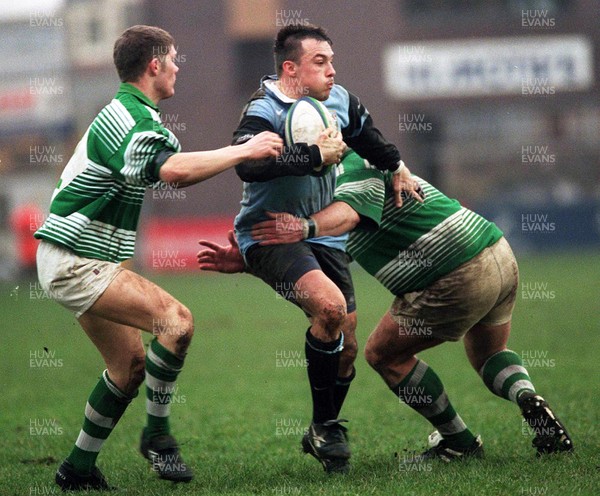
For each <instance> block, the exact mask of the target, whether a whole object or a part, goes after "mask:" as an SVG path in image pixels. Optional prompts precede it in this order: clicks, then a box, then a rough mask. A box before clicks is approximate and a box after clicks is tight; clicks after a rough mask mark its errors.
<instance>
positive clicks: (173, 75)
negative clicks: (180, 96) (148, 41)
mask: <svg viewBox="0 0 600 496" xmlns="http://www.w3.org/2000/svg"><path fill="white" fill-rule="evenodd" d="M176 57H177V50H175V47H173V46H171V48H170V49H169V53H168V54H167V55H166V56H165V57H164V58H162V59H161V63H160V65H159V69H158V74H157V76H156V84H155V88H156V90H157V92H158V94H159V96H160V99H161V100H164V99H165V98H171V97H172V96H173V95H174V94H175V80H176V79H177V73H178V72H179V67H178V66H177V64H175V60H176Z"/></svg>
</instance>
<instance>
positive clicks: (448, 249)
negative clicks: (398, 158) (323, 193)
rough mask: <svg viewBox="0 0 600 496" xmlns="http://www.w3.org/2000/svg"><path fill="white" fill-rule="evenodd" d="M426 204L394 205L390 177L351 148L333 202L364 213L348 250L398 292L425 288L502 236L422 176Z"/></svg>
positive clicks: (411, 200)
mask: <svg viewBox="0 0 600 496" xmlns="http://www.w3.org/2000/svg"><path fill="white" fill-rule="evenodd" d="M413 177H414V179H416V180H417V181H419V184H420V185H421V188H422V189H423V191H424V192H425V195H426V196H425V201H424V203H419V202H417V201H416V200H414V199H413V198H410V199H408V200H405V201H404V204H403V205H402V207H401V208H397V207H396V206H395V205H394V196H393V189H392V175H391V173H390V172H385V173H382V172H381V171H379V170H377V169H376V168H375V167H374V166H372V165H370V164H369V163H368V162H367V161H366V160H364V159H362V158H361V157H360V156H358V155H357V154H356V153H354V152H351V153H350V154H348V155H347V156H346V157H345V158H344V160H343V161H342V162H341V163H340V165H339V166H338V168H337V183H336V190H335V200H336V201H343V202H345V203H347V204H349V205H350V206H351V207H352V208H353V209H354V210H355V211H356V212H358V213H359V214H360V216H361V222H360V224H359V225H358V226H357V228H356V229H354V231H352V232H351V233H350V236H349V238H348V242H347V245H346V249H347V251H348V253H350V255H351V256H352V257H353V258H354V259H355V260H356V261H357V262H358V263H359V264H360V265H361V266H362V267H363V268H364V269H365V270H366V271H367V272H369V273H370V274H371V275H372V276H374V277H375V278H376V279H377V280H378V281H379V282H380V283H381V284H383V285H384V286H385V287H386V288H387V289H389V290H390V291H391V292H392V293H393V294H395V295H401V294H404V293H409V292H412V291H418V290H421V289H424V288H426V287H427V286H429V285H430V284H432V283H433V282H434V281H436V280H437V279H439V278H440V277H442V276H443V275H446V274H448V273H449V272H451V271H452V270H454V269H455V268H456V267H458V266H459V265H461V264H463V263H465V262H467V261H468V260H471V259H472V258H473V257H475V256H476V255H477V254H478V253H480V252H481V251H482V250H483V249H485V248H486V247H488V246H491V245H492V244H494V243H495V242H496V241H498V240H499V239H500V238H501V237H502V235H503V234H502V231H500V229H498V227H497V226H496V225H495V224H494V223H492V222H489V221H487V220H486V219H484V218H483V217H481V216H480V215H478V214H476V213H475V212H472V211H471V210H469V209H467V208H464V207H463V206H461V205H460V203H459V202H458V201H457V200H453V199H450V198H448V197H447V196H445V195H444V194H443V193H441V192H440V191H438V190H437V189H435V188H434V187H433V186H432V185H431V184H429V183H428V182H426V181H424V180H423V179H421V178H419V177H417V176H413Z"/></svg>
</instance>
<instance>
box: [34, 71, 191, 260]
mask: <svg viewBox="0 0 600 496" xmlns="http://www.w3.org/2000/svg"><path fill="white" fill-rule="evenodd" d="M180 149H181V146H180V144H179V141H178V140H177V138H176V137H175V135H174V134H173V133H172V132H171V131H170V130H168V129H166V128H165V127H164V126H163V125H162V123H161V119H160V113H159V109H158V107H157V106H156V105H155V104H154V103H153V102H152V101H151V100H150V99H148V97H146V96H145V95H144V94H143V93H142V92H141V91H139V90H138V89H137V88H135V87H134V86H132V85H130V84H127V83H122V84H121V86H120V87H119V91H118V92H117V94H116V96H115V98H114V99H113V100H112V101H111V102H110V103H109V104H108V105H107V106H106V107H104V108H103V109H102V110H101V111H100V113H99V114H98V115H97V116H96V118H95V119H94V121H93V122H92V124H91V125H90V127H89V128H88V130H87V131H86V133H85V135H84V136H83V138H82V139H81V141H80V142H79V144H78V145H77V147H76V149H75V152H74V154H73V156H72V157H71V159H70V160H69V163H68V164H67V166H66V167H65V169H64V171H63V173H62V175H61V177H60V180H59V182H58V185H57V187H56V189H55V190H54V194H53V195H52V202H51V204H50V214H49V216H48V218H47V219H46V221H45V222H44V224H43V225H42V226H41V227H40V228H39V229H38V230H37V231H36V233H35V234H34V236H35V237H36V238H40V239H44V240H46V241H49V242H51V243H54V244H58V245H62V246H65V247H67V248H69V249H70V250H72V251H74V252H75V253H77V254H78V255H80V256H83V257H88V258H95V259H99V260H106V261H110V262H121V261H123V260H126V259H128V258H131V257H132V256H133V252H134V245H135V236H136V229H137V224H138V219H139V216H140V210H141V207H142V201H143V199H144V192H145V189H146V187H148V186H150V185H153V184H155V183H157V182H159V175H158V173H159V168H160V164H158V165H157V164H156V163H155V158H156V156H157V154H159V153H161V152H172V153H175V152H178V151H180Z"/></svg>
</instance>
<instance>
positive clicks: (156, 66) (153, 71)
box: [147, 57, 161, 76]
mask: <svg viewBox="0 0 600 496" xmlns="http://www.w3.org/2000/svg"><path fill="white" fill-rule="evenodd" d="M160 66H161V62H160V60H159V58H158V57H152V60H150V62H148V68H147V70H148V71H149V72H150V75H151V76H156V75H157V74H158V72H159V70H160Z"/></svg>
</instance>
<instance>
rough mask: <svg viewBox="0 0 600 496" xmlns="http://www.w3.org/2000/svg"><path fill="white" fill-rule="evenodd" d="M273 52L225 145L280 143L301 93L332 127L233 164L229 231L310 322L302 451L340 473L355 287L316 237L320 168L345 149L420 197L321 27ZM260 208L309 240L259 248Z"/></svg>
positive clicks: (327, 174) (282, 36) (331, 241)
mask: <svg viewBox="0 0 600 496" xmlns="http://www.w3.org/2000/svg"><path fill="white" fill-rule="evenodd" d="M274 55H275V67H276V71H277V74H276V75H273V76H266V77H264V78H263V79H262V81H261V85H260V88H259V89H258V90H257V91H256V92H255V93H254V94H253V95H252V97H251V98H250V100H249V101H248V103H247V105H246V106H245V108H244V110H243V112H242V117H241V120H240V123H239V125H238V128H237V129H236V131H235V133H234V138H233V144H235V145H238V144H241V143H245V142H246V141H247V140H248V139H250V138H252V137H253V136H255V135H257V134H258V133H260V132H263V131H271V132H275V133H277V134H279V135H280V136H282V137H284V134H285V133H284V124H285V118H286V115H287V112H288V110H289V108H290V106H291V105H292V104H293V103H294V102H295V101H296V100H297V99H298V98H300V97H302V96H310V97H313V98H316V99H317V100H320V101H322V102H323V103H324V104H325V106H326V107H327V108H328V109H329V110H330V111H332V113H334V114H335V116H336V120H337V129H334V128H331V129H328V130H327V131H325V132H324V133H323V134H322V135H321V136H320V138H319V140H318V141H317V143H316V144H315V145H312V146H308V145H307V144H304V143H299V144H295V145H293V146H290V147H286V148H284V150H283V152H282V154H281V156H280V157H278V158H272V159H270V158H268V159H264V160H258V161H257V160H252V161H246V162H243V163H241V164H238V165H237V166H236V171H237V174H238V175H239V177H240V178H241V179H242V180H243V181H244V193H243V198H242V202H241V204H242V208H241V210H240V213H239V214H238V216H237V217H236V219H235V232H236V235H237V239H238V241H239V246H240V251H241V253H242V255H243V256H244V259H245V261H246V264H247V266H248V268H249V270H250V271H251V272H252V273H253V274H254V275H256V276H257V277H260V278H261V279H262V280H264V281H265V282H266V283H267V284H269V285H270V286H271V287H272V288H273V289H275V291H277V292H278V293H280V294H281V295H282V296H284V297H285V298H286V299H288V300H290V301H292V302H293V303H295V304H296V305H298V306H299V307H300V308H302V310H304V312H305V313H306V315H307V316H308V318H309V320H310V327H309V328H308V331H307V332H306V342H305V353H306V359H307V361H308V367H307V368H308V379H309V382H310V386H311V393H312V401H313V415H312V422H311V425H310V427H309V430H308V436H306V437H305V438H304V441H303V449H304V451H305V452H307V453H310V454H311V455H313V456H314V457H315V458H317V460H319V461H320V462H321V463H322V464H323V467H324V468H325V470H326V471H328V472H346V471H347V470H348V467H349V464H348V460H349V458H350V449H349V447H348V442H347V438H346V434H345V431H346V429H345V428H344V427H343V426H342V425H341V422H342V421H343V419H339V418H338V416H339V412H340V409H341V407H342V403H343V401H344V399H345V397H346V393H347V391H348V388H349V386H350V382H351V381H352V379H353V378H354V375H355V371H354V366H353V363H354V359H355V357H356V352H357V344H356V338H355V335H354V331H355V328H356V304H355V300H354V288H353V286H352V279H351V276H350V271H349V269H348V262H349V259H348V255H347V254H346V253H345V249H344V248H345V246H344V244H345V240H346V236H345V235H344V236H319V235H318V234H319V233H318V232H314V229H315V224H314V223H313V222H312V220H311V218H310V216H311V215H312V214H314V213H316V212H318V211H319V210H321V209H322V208H324V207H326V206H327V205H329V204H330V203H331V202H332V201H333V193H334V189H335V170H334V168H333V167H327V166H328V165H331V164H334V163H338V162H339V160H340V158H341V156H342V154H343V152H344V150H345V148H346V146H349V147H351V148H353V149H354V150H355V151H356V152H357V153H358V154H360V155H361V156H362V157H364V158H366V159H367V160H369V161H370V163H372V164H375V166H376V167H378V168H379V169H381V170H389V171H395V172H397V174H394V176H393V177H394V179H393V182H394V191H395V196H396V203H397V204H398V205H401V203H402V199H401V192H402V191H406V192H408V194H410V195H412V196H414V197H416V198H420V197H419V193H418V192H417V191H416V190H415V183H414V182H413V180H412V179H411V178H410V173H409V171H408V170H407V168H406V167H404V165H403V164H402V162H401V160H400V153H399V152H398V149H397V148H396V147H395V146H394V145H393V144H391V143H389V142H388V141H387V140H386V139H385V138H384V137H383V136H382V135H381V133H380V132H379V130H378V129H377V128H375V127H374V125H373V121H372V119H371V116H370V115H369V112H368V111H367V109H366V108H365V107H364V105H363V104H362V103H361V102H360V100H359V99H358V97H356V96H355V95H353V94H351V93H350V92H348V91H347V90H346V89H345V88H344V87H342V86H340V85H338V84H335V83H334V77H335V74H336V72H335V70H334V68H333V50H332V42H331V39H330V38H329V37H328V36H327V34H326V32H325V31H324V30H323V29H322V28H320V27H317V26H312V25H294V26H287V27H285V28H283V29H281V30H280V31H279V33H278V34H277V38H276V40H275V47H274ZM342 140H343V141H342ZM317 170H318V171H319V172H316V171H317ZM417 186H418V185H417ZM268 211H270V212H289V213H291V214H293V215H295V216H298V217H302V218H307V219H308V222H307V229H308V230H310V236H308V237H307V238H310V239H306V241H301V242H298V243H294V244H286V245H278V246H259V244H258V242H257V241H256V240H254V239H252V235H251V230H252V226H253V225H254V224H256V223H258V222H261V221H264V220H267V219H268V216H267V213H266V212H268Z"/></svg>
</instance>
